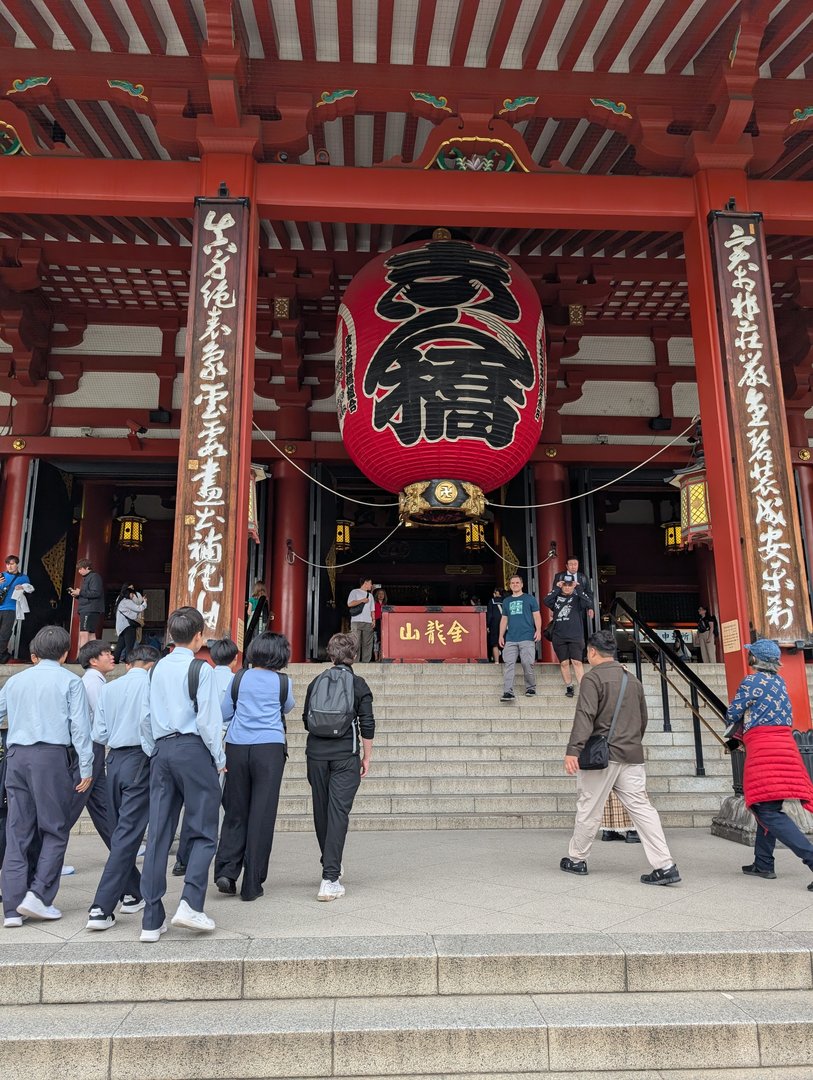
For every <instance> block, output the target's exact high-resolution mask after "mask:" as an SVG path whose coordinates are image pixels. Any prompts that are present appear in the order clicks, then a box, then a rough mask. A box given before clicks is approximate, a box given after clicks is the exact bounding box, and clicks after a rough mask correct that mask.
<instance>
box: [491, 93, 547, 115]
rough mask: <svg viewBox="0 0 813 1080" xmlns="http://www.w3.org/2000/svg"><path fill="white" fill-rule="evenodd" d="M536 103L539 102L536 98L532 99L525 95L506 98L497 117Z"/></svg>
mask: <svg viewBox="0 0 813 1080" xmlns="http://www.w3.org/2000/svg"><path fill="white" fill-rule="evenodd" d="M537 101H539V98H538V97H532V96H530V95H526V96H525V97H515V98H506V99H505V101H503V103H502V108H501V109H500V112H499V115H500V116H502V115H503V113H507V112H516V111H517V109H524V108H525V106H526V105H536V103H537Z"/></svg>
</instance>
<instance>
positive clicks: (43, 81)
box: [6, 75, 51, 94]
mask: <svg viewBox="0 0 813 1080" xmlns="http://www.w3.org/2000/svg"><path fill="white" fill-rule="evenodd" d="M50 81H51V76H50V75H29V76H28V78H27V79H14V81H13V82H12V84H11V89H10V90H6V93H7V94H24V93H25V92H26V90H33V89H34V87H35V86H47V85H48V83H49V82H50Z"/></svg>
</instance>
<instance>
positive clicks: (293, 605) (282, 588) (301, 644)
mask: <svg viewBox="0 0 813 1080" xmlns="http://www.w3.org/2000/svg"><path fill="white" fill-rule="evenodd" d="M297 465H299V466H300V468H304V469H306V470H307V462H303V461H297ZM309 488H310V482H309V480H308V478H307V476H303V475H302V473H301V472H299V470H298V469H297V468H295V466H294V465H293V463H292V462H290V461H280V462H278V463H277V464H276V465H275V466H274V505H275V513H274V530H273V542H272V545H271V597H270V605H271V610H272V611H273V612H274V625H273V629H274V632H275V633H277V634H285V635H286V636H287V638H288V640H289V641H290V643H291V660H292V661H293V662H294V663H301V662H302V661H303V660H304V659H305V617H306V614H307V589H308V567H307V564H306V563H304V562H302V561H301V559H307V557H308V506H309V497H310V490H309ZM289 540H290V541H291V547H292V549H293V550H294V551H295V552H296V553H297V555H299V556H300V559H294V560H293V562H289V561H288V541H289Z"/></svg>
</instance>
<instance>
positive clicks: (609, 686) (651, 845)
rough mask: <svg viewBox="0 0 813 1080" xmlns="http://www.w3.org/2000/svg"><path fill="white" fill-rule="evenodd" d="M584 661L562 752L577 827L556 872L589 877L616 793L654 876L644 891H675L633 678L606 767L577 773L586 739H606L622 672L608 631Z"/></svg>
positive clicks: (640, 697) (596, 638) (642, 705)
mask: <svg viewBox="0 0 813 1080" xmlns="http://www.w3.org/2000/svg"><path fill="white" fill-rule="evenodd" d="M587 659H588V661H589V663H590V670H589V671H588V672H587V674H586V675H585V676H584V678H583V679H582V681H581V686H580V687H579V700H578V702H577V703H576V715H575V717H574V719H573V728H572V730H571V732H570V739H569V741H568V744H567V750H566V751H565V771H566V772H568V773H570V774H571V775H575V776H576V790H577V792H578V799H577V802H576V825H575V828H574V830H573V837H572V838H571V841H570V845H569V847H568V856H567V857H566V858H564V859H562V861H561V862H560V863H559V866H560V868H561V869H562V870H564V871H566V872H567V873H568V874H586V873H587V859H588V857H589V855H590V849H591V847H592V846H593V840H594V839H595V836H596V833H597V832H598V829H599V826H600V825H601V816H602V813H603V811H604V804H605V803H606V801H607V798H608V796H609V794H610V792H611V791H614V792H615V793H616V795H617V796H618V798H619V799H620V801H621V803H622V804H623V806H624V807H625V809H626V810H627V812H628V813H629V816H630V817H631V818H632V821H633V824H634V825H635V828H636V829H637V830H638V834H639V836H640V838H641V843H642V844H643V847H644V854H645V855H646V857H647V860H648V861H649V864H650V866H651V867H652V873H651V874H642V875H641V881H642V882H643V883H644V884H645V885H674V884H676V883H677V882H678V881H680V874H679V873H678V868H677V866H676V865H675V860H674V859H673V858H672V856H671V854H670V853H669V848H668V847H667V844H666V837H665V836H664V835H663V827H662V826H661V820H660V818H659V817H658V811H657V810H656V809H655V807H654V806H653V805H652V803H651V802H650V801H649V796H648V795H647V793H646V772H645V770H644V750H643V746H642V740H643V737H644V732H645V731H646V722H647V713H646V698H645V697H644V688H643V686H642V685H641V684H640V682H639V681H638V680H637V679H636V678H635V677H634V676H632V675H629V674H628V675H627V685H626V689H625V691H624V697H623V698H622V699H621V707H620V708H619V710H618V718H617V720H616V724H615V731H614V732H613V737H612V739H611V740H610V744H609V752H610V753H609V756H610V764H609V766H608V767H607V768H606V769H591V770H589V771H587V772H583V771H582V770H580V769H579V754H580V753H581V751H582V750H583V749H584V746H585V743H586V742H587V740H588V739H589V738H590V736H591V735H607V734H608V733H609V730H610V725H611V723H612V718H613V713H614V712H615V708H616V704H617V702H618V697H619V694H620V693H621V684H622V680H623V676H624V668H623V667H622V666H621V664H619V663H618V661H617V660H616V658H615V635H614V634H613V633H612V631H609V630H601V631H599V632H598V633H597V634H593V636H592V637H591V638H590V640H589V641H588V642H587Z"/></svg>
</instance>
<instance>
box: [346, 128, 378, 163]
mask: <svg viewBox="0 0 813 1080" xmlns="http://www.w3.org/2000/svg"><path fill="white" fill-rule="evenodd" d="M348 123H351V124H354V125H355V136H356V161H355V164H356V165H357V166H358V167H359V168H362V169H366V168H369V167H370V166H371V165H372V163H373V117H372V116H370V115H369V114H365V115H364V116H354V117H352V118H351V119H349V120H348Z"/></svg>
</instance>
